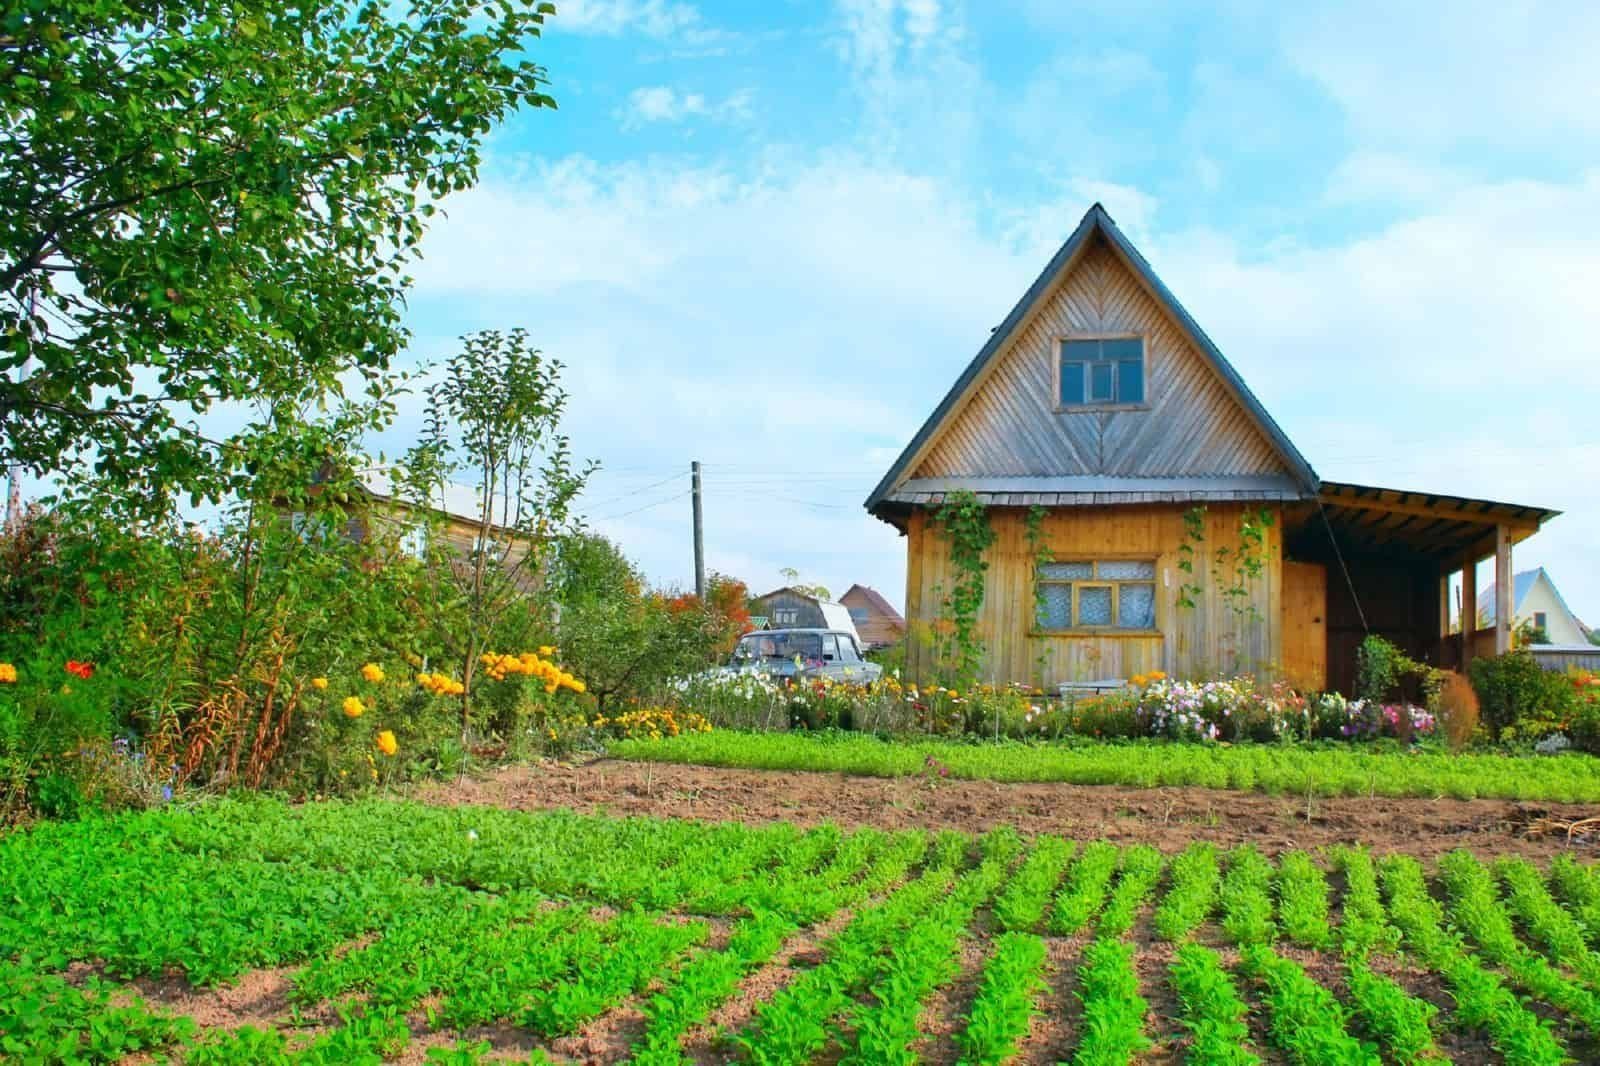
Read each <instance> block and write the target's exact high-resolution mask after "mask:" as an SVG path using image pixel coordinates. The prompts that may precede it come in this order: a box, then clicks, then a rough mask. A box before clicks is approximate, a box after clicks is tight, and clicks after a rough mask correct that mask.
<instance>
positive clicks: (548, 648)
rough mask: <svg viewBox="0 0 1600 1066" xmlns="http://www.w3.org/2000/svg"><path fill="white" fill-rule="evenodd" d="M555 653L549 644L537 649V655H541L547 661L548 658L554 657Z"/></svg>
mask: <svg viewBox="0 0 1600 1066" xmlns="http://www.w3.org/2000/svg"><path fill="white" fill-rule="evenodd" d="M555 653H556V649H555V648H553V647H552V646H550V645H549V644H546V645H545V646H544V647H542V648H540V649H539V654H540V655H543V656H544V657H545V658H546V659H548V658H549V657H550V656H552V655H554V654H555Z"/></svg>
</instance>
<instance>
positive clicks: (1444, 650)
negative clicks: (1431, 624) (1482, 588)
mask: <svg viewBox="0 0 1600 1066" xmlns="http://www.w3.org/2000/svg"><path fill="white" fill-rule="evenodd" d="M1441 567H1442V564H1441ZM1434 582H1435V584H1437V585H1438V586H1439V647H1438V650H1437V651H1435V652H1434V655H1435V656H1436V657H1437V658H1436V660H1435V661H1436V662H1438V664H1439V665H1440V666H1443V665H1444V664H1445V662H1446V661H1447V660H1446V656H1447V655H1448V654H1449V651H1448V649H1449V646H1450V571H1449V570H1445V569H1442V568H1441V569H1440V571H1439V576H1438V577H1437V578H1435V579H1434Z"/></svg>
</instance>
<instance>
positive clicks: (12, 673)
mask: <svg viewBox="0 0 1600 1066" xmlns="http://www.w3.org/2000/svg"><path fill="white" fill-rule="evenodd" d="M16 683H17V668H16V667H15V666H12V665H11V664H10V663H0V685H15V684H16Z"/></svg>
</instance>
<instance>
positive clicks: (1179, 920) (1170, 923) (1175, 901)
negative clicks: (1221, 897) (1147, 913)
mask: <svg viewBox="0 0 1600 1066" xmlns="http://www.w3.org/2000/svg"><path fill="white" fill-rule="evenodd" d="M1220 880H1221V873H1220V871H1219V870H1218V868H1217V849H1216V846H1215V845H1213V844H1209V843H1207V842H1206V841H1203V840H1197V841H1195V842H1194V843H1193V844H1190V845H1189V846H1188V847H1186V848H1184V849H1183V851H1182V852H1181V853H1180V854H1179V855H1178V857H1177V858H1175V859H1173V860H1172V884H1171V885H1169V886H1168V887H1167V894H1166V895H1165V896H1163V897H1162V899H1161V905H1160V906H1159V907H1157V908H1156V914H1155V931H1156V935H1157V936H1159V937H1161V938H1162V939H1163V940H1172V941H1181V940H1183V939H1184V938H1186V937H1187V936H1188V935H1189V934H1190V933H1192V932H1193V931H1194V930H1195V929H1196V928H1198V927H1199V926H1200V925H1201V924H1202V923H1203V922H1205V920H1206V918H1207V917H1209V916H1210V914H1211V910H1212V908H1213V907H1215V906H1216V904H1217V884H1218V882H1219V881H1220Z"/></svg>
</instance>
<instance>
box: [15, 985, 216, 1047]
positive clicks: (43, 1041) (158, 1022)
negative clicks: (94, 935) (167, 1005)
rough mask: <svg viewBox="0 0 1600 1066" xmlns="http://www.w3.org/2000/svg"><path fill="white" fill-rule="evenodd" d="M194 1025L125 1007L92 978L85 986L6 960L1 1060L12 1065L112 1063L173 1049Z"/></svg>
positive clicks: (111, 990)
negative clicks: (14, 1063) (168, 1048)
mask: <svg viewBox="0 0 1600 1066" xmlns="http://www.w3.org/2000/svg"><path fill="white" fill-rule="evenodd" d="M193 1031H194V1023H193V1022H191V1021H190V1020H189V1019H187V1018H172V1017H168V1016H166V1015H164V1014H158V1013H152V1012H151V1011H149V1010H148V1009H147V1008H146V1007H145V1006H144V1005H143V1003H142V1001H138V1000H135V1001H134V1002H132V1003H128V1004H123V1003H121V1002H120V1001H118V1000H117V999H116V996H115V990H114V988H113V987H112V986H111V985H109V984H107V983H105V982H103V981H101V980H100V979H98V978H94V977H91V978H90V979H89V980H88V981H87V982H85V983H84V984H83V985H82V986H81V987H80V986H77V985H73V984H69V983H68V982H67V981H66V980H65V979H63V978H61V977H57V976H55V975H47V974H37V973H31V972H29V971H28V970H27V969H25V968H22V967H18V966H15V965H13V964H12V963H10V962H7V961H5V960H3V959H0V1059H4V1060H5V1061H7V1062H21V1063H28V1062H38V1063H43V1062H71V1063H112V1062H121V1061H123V1059H125V1058H128V1057H132V1056H136V1055H138V1054H139V1053H140V1052H145V1053H149V1052H153V1051H158V1050H160V1049H162V1048H165V1047H169V1046H171V1045H173V1044H175V1043H178V1042H179V1041H181V1040H183V1039H185V1038H186V1037H188V1036H190V1035H191V1034H192V1033H193Z"/></svg>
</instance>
